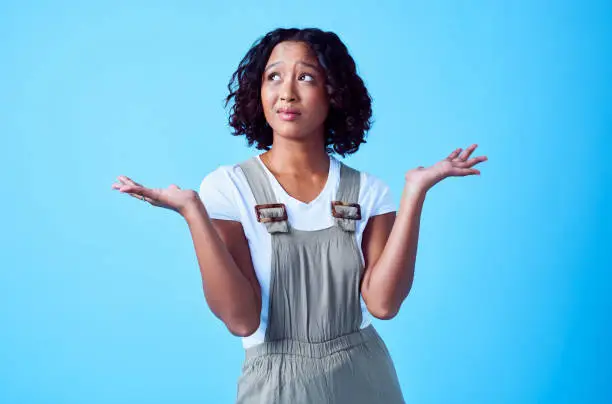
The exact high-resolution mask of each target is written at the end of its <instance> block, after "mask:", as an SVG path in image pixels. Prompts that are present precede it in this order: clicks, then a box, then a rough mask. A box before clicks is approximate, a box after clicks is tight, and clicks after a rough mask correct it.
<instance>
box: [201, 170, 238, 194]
mask: <svg viewBox="0 0 612 404" xmlns="http://www.w3.org/2000/svg"><path fill="white" fill-rule="evenodd" d="M243 179H244V173H243V172H242V169H241V168H240V164H231V165H222V166H219V167H217V168H216V169H215V170H213V171H211V172H210V173H208V174H207V175H206V176H205V177H204V179H203V180H202V182H201V183H200V191H202V190H203V189H205V190H211V189H217V190H221V191H223V190H229V189H232V188H235V187H236V186H238V185H240V183H241V182H242V180H243Z"/></svg>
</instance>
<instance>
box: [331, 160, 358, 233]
mask: <svg viewBox="0 0 612 404" xmlns="http://www.w3.org/2000/svg"><path fill="white" fill-rule="evenodd" d="M360 187H361V173H360V172H359V171H357V170H355V169H353V168H351V167H349V166H347V165H345V164H343V163H340V184H339V186H338V193H337V194H336V200H335V201H332V206H331V208H332V215H333V216H334V220H335V221H336V225H337V226H338V227H340V228H341V229H342V230H344V231H348V232H354V231H355V230H356V228H357V221H358V220H361V206H359V188H360Z"/></svg>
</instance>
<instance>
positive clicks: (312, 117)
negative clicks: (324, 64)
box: [261, 41, 329, 140]
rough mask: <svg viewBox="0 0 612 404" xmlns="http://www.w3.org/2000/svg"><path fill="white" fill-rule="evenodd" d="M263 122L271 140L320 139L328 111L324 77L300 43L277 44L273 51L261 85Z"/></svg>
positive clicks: (310, 51)
mask: <svg viewBox="0 0 612 404" xmlns="http://www.w3.org/2000/svg"><path fill="white" fill-rule="evenodd" d="M261 102H262V105H263V110H264V115H265V117H266V121H268V124H269V125H270V126H271V127H272V130H273V131H274V134H275V136H282V137H286V138H289V139H292V140H305V139H307V138H308V137H311V136H320V137H321V139H323V131H324V123H325V119H326V118H327V113H328V111H329V101H328V95H327V89H326V83H325V73H324V71H323V69H322V68H321V66H320V65H319V62H318V60H317V57H316V55H315V54H314V52H312V50H311V49H310V47H309V46H308V45H307V44H305V43H304V42H289V41H288V42H281V43H279V44H278V45H276V46H275V47H274V49H273V50H272V53H271V54H270V59H269V60H268V63H267V64H266V69H265V70H264V73H263V77H262V84H261Z"/></svg>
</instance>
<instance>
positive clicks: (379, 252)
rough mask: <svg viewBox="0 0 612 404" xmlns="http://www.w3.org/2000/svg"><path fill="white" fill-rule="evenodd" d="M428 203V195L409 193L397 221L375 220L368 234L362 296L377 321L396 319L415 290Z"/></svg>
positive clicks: (391, 218)
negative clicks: (420, 242) (424, 203)
mask: <svg viewBox="0 0 612 404" xmlns="http://www.w3.org/2000/svg"><path fill="white" fill-rule="evenodd" d="M424 199H425V196H424V194H420V193H413V192H410V191H408V190H405V191H404V195H403V196H402V202H401V204H400V209H399V212H398V214H397V217H396V215H395V213H387V214H384V215H379V216H374V217H372V218H371V219H370V221H369V222H368V224H367V226H366V229H365V231H364V235H363V241H362V249H363V253H364V257H365V262H366V269H365V272H364V276H363V280H362V285H361V294H362V296H363V300H364V301H365V303H366V305H367V307H368V310H369V311H370V313H372V315H373V316H375V317H377V318H380V319H390V318H393V317H394V316H395V315H396V314H397V313H398V311H399V309H400V306H401V304H402V302H403V301H404V299H405V298H406V296H408V293H409V292H410V289H411V288H412V282H413V280H414V265H415V261H416V254H417V245H418V239H419V227H420V220H421V211H422V208H423V201H424Z"/></svg>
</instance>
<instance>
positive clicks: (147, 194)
mask: <svg viewBox="0 0 612 404" xmlns="http://www.w3.org/2000/svg"><path fill="white" fill-rule="evenodd" d="M119 191H120V192H122V193H125V194H128V195H130V196H132V197H134V198H139V199H142V197H144V198H145V200H147V202H151V201H155V200H157V192H156V191H155V190H154V189H150V188H146V187H142V186H138V185H123V186H121V187H120V188H119Z"/></svg>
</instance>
